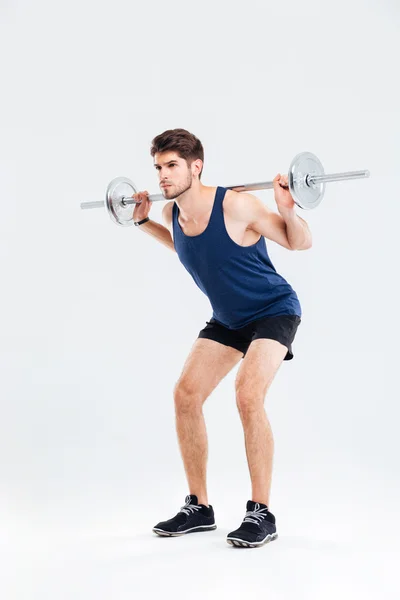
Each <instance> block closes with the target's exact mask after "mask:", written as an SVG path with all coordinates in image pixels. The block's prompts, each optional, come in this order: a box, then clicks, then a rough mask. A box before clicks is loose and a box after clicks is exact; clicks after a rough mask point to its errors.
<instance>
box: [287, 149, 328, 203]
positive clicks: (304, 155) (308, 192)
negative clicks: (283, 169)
mask: <svg viewBox="0 0 400 600" xmlns="http://www.w3.org/2000/svg"><path fill="white" fill-rule="evenodd" d="M324 174H325V172H324V167H323V166H322V163H321V161H320V160H319V159H318V158H317V157H316V156H315V154H312V153H311V152H301V153H300V154H298V155H297V156H295V157H294V159H293V160H292V162H291V164H290V167H289V173H288V180H289V189H290V193H291V194H292V196H293V200H294V201H295V202H296V204H297V205H298V206H300V208H304V209H305V210H309V209H311V208H315V207H316V206H318V204H319V203H320V202H321V200H322V198H323V197H324V194H325V183H317V184H310V183H308V181H307V176H308V175H324Z"/></svg>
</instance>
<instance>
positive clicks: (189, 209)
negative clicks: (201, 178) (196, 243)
mask: <svg viewBox="0 0 400 600" xmlns="http://www.w3.org/2000/svg"><path fill="white" fill-rule="evenodd" d="M215 194H216V188H215V187H212V186H206V185H203V184H200V186H199V187H198V188H197V189H195V190H194V189H193V188H190V189H189V190H187V191H186V192H185V193H184V194H181V195H180V196H178V198H176V199H175V202H176V204H177V205H178V207H179V213H180V217H181V219H182V221H186V222H187V223H201V222H202V221H203V220H204V219H205V218H207V217H208V216H209V215H210V212H211V210H212V207H213V204H214V199H215Z"/></svg>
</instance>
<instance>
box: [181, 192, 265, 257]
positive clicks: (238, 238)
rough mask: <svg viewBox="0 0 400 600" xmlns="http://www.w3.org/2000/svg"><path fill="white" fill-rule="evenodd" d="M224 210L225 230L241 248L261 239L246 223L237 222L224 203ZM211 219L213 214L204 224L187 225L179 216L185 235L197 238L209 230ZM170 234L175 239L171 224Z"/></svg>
mask: <svg viewBox="0 0 400 600" xmlns="http://www.w3.org/2000/svg"><path fill="white" fill-rule="evenodd" d="M227 194H228V192H227ZM224 202H225V200H224ZM222 208H223V220H224V224H225V229H226V231H227V233H228V235H229V237H230V238H231V239H232V240H233V241H234V242H235V243H236V244H238V245H239V246H252V245H253V244H255V243H256V242H257V241H258V240H259V239H260V234H259V233H257V232H256V231H253V230H252V229H248V228H247V225H246V223H244V222H242V221H237V220H236V219H233V218H232V217H231V216H230V215H229V212H228V211H226V210H225V209H224V203H223V204H222ZM210 217H211V213H210V215H208V217H207V218H206V219H204V221H202V222H197V223H188V222H186V223H185V222H182V221H181V219H180V216H179V215H178V222H179V225H180V227H181V229H182V231H183V233H184V234H185V235H187V236H189V237H195V236H198V235H200V234H201V233H203V232H204V231H205V230H206V229H207V226H208V224H209V221H210ZM170 233H171V237H172V239H173V235H174V232H173V227H172V223H171V227H170Z"/></svg>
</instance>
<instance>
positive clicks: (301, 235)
mask: <svg viewBox="0 0 400 600" xmlns="http://www.w3.org/2000/svg"><path fill="white" fill-rule="evenodd" d="M279 212H280V214H281V216H282V217H283V219H284V221H285V224H286V235H287V238H288V240H289V244H290V246H291V247H292V248H293V250H307V249H308V248H311V246H312V236H311V231H310V229H309V227H308V225H307V223H306V222H305V221H304V220H303V219H302V218H301V217H299V215H298V214H297V213H296V211H295V209H294V208H290V209H287V210H284V209H281V210H280V211H279Z"/></svg>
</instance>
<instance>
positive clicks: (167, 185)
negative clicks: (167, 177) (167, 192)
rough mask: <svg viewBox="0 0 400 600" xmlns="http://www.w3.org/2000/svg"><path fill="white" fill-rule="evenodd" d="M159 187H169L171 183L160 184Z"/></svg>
mask: <svg viewBox="0 0 400 600" xmlns="http://www.w3.org/2000/svg"><path fill="white" fill-rule="evenodd" d="M161 187H162V188H167V187H171V184H170V183H167V184H166V185H162V186H161Z"/></svg>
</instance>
